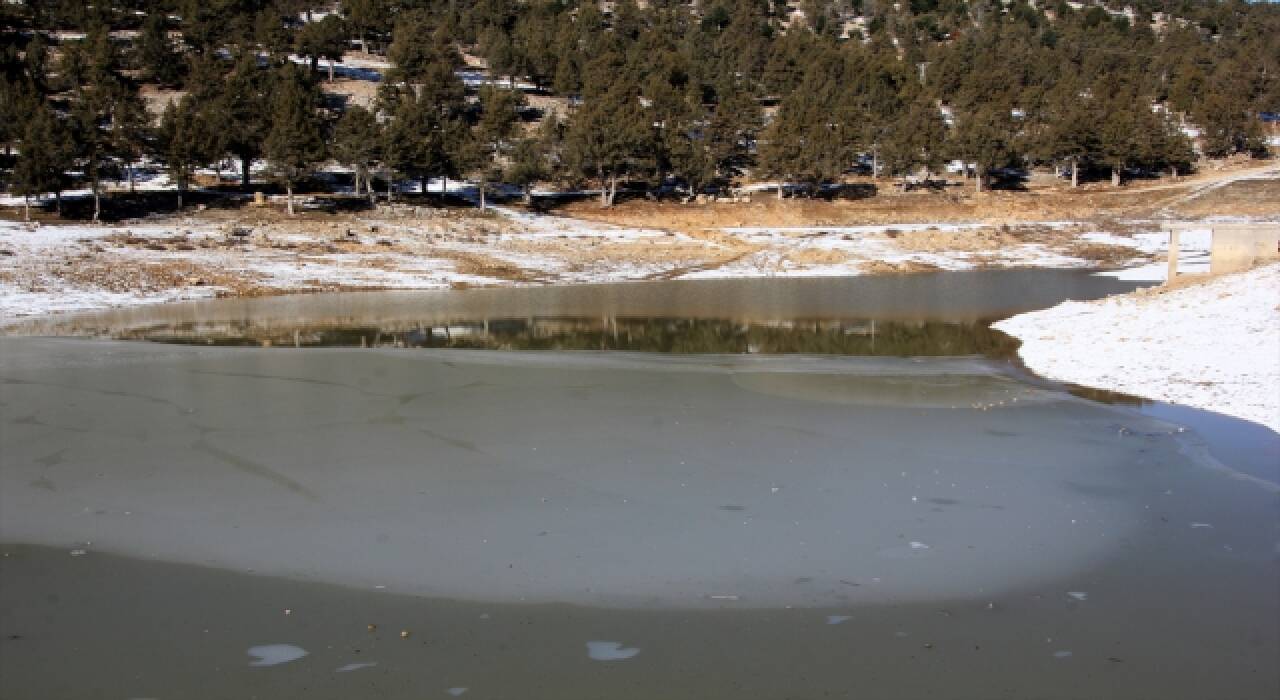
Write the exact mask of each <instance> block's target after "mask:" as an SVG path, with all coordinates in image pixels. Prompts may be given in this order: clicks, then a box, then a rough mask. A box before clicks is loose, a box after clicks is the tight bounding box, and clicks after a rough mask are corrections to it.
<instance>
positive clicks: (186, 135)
mask: <svg viewBox="0 0 1280 700" xmlns="http://www.w3.org/2000/svg"><path fill="white" fill-rule="evenodd" d="M207 128H208V127H207V126H206V125H204V124H202V123H201V120H200V114H199V111H198V109H197V108H196V104H195V100H194V99H193V98H192V97H191V96H189V95H188V96H185V97H183V98H182V99H181V100H179V101H177V102H176V103H175V102H170V103H169V104H168V105H166V106H165V109H164V114H163V115H162V116H161V117H160V128H159V129H157V133H156V140H155V147H154V153H153V154H154V156H155V157H156V159H157V160H159V161H160V162H162V163H164V166H165V170H166V171H168V173H169V179H170V181H172V182H173V184H174V186H175V187H177V191H178V209H179V210H181V209H182V198H183V196H184V195H185V194H186V193H187V190H188V189H189V188H190V186H191V179H192V176H193V174H194V172H195V169H196V167H197V166H199V165H200V164H201V163H202V162H203V161H204V155H205V154H203V153H201V149H200V140H199V137H198V134H199V133H200V132H201V131H203V130H204V129H207Z"/></svg>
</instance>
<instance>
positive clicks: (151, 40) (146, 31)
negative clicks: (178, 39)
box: [136, 11, 182, 86]
mask: <svg viewBox="0 0 1280 700" xmlns="http://www.w3.org/2000/svg"><path fill="white" fill-rule="evenodd" d="M136 50H137V62H138V66H139V67H140V68H141V69H142V76H143V78H144V79H145V80H146V81H148V82H153V83H159V84H160V85H165V86H173V85H177V84H178V83H179V82H180V81H181V79H182V59H181V57H180V56H179V54H178V52H177V51H175V50H174V48H173V45H172V44H171V43H170V41H169V35H168V31H167V28H166V26H165V15H164V13H163V12H158V11H152V12H151V13H150V14H148V15H147V19H146V21H145V22H144V23H143V25H142V33H141V34H140V35H139V36H138V41H137V49H136Z"/></svg>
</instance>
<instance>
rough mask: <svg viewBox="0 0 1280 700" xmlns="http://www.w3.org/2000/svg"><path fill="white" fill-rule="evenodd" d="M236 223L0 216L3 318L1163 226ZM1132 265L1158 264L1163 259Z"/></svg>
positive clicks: (840, 263) (844, 254) (878, 253)
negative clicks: (690, 229)
mask: <svg viewBox="0 0 1280 700" xmlns="http://www.w3.org/2000/svg"><path fill="white" fill-rule="evenodd" d="M441 184H443V183H439V182H436V183H433V184H432V187H433V189H434V188H436V187H439V186H440V185H441ZM470 187H471V186H470V185H468V184H466V183H461V182H458V183H453V182H451V183H450V187H449V189H450V191H451V192H454V193H455V194H460V195H462V196H470V193H469V191H468V188H470ZM256 216H257V215H250V216H249V217H248V219H250V220H252V219H254V218H255V217H256ZM238 223H239V220H237V219H232V220H229V221H221V220H216V219H215V220H211V219H210V218H209V217H207V216H206V217H201V216H196V217H192V218H184V219H169V220H163V221H160V222H134V223H128V224H121V225H117V226H94V225H84V224H79V225H75V224H73V225H43V226H42V225H35V224H23V223H18V222H0V325H5V323H4V322H6V321H8V322H12V321H13V320H15V319H17V318H19V317H24V316H31V315H39V314H44V313H52V312H65V311H77V310H91V309H97V308H105V307H115V306H126V305H136V304H144V303H156V302H168V301H177V300H182V299H194V298H206V297H210V296H215V295H246V294H248V295H257V294H279V293H286V292H305V291H320V290H334V289H442V288H448V287H457V286H463V285H465V286H511V285H519V284H582V283H598V282H617V281H627V280H643V279H696V278H709V277H721V278H723V277H769V276H784V277H785V276H831V275H858V274H878V273H892V272H903V271H925V270H931V269H940V270H958V269H970V268H977V267H1028V266H1036V267H1090V266H1094V267H1116V266H1121V265H1128V266H1135V265H1141V264H1145V263H1148V262H1150V261H1151V260H1153V259H1156V258H1158V257H1159V255H1160V253H1161V252H1162V250H1163V246H1164V242H1163V241H1164V239H1165V236H1164V234H1161V233H1158V231H1151V230H1148V231H1145V232H1140V233H1137V234H1117V233H1105V232H1099V231H1093V230H1091V229H1090V228H1089V227H1082V226H1079V225H1075V224H1071V223H1068V222H1045V223H1040V224H1033V225H1023V226H1019V227H1014V228H1007V227H998V226H991V225H987V224H981V223H973V224H938V225H918V224H901V225H897V226H889V225H881V226H845V227H811V228H738V229H724V230H720V231H708V232H701V233H682V232H675V231H665V230H661V229H650V228H634V227H623V226H614V225H609V224H602V223H595V222H590V221H583V220H579V219H573V218H567V217H559V216H548V215H543V214H534V213H529V212H525V211H522V210H518V209H513V208H506V207H495V208H493V211H492V213H491V214H490V215H489V216H477V215H474V213H466V212H462V213H460V212H448V213H446V212H443V211H441V210H435V209H431V208H429V207H427V208H415V207H410V206H404V205H401V206H399V207H397V208H396V209H395V210H393V211H390V212H387V211H382V212H380V213H379V214H376V215H372V216H368V217H347V218H343V217H334V218H332V219H319V220H316V219H312V220H306V219H279V218H276V219H272V218H270V217H268V219H267V220H266V222H265V223H263V222H258V223H252V222H250V223H248V224H243V225H247V226H249V227H250V228H251V229H252V232H251V234H250V235H248V236H244V237H240V238H236V237H233V236H230V235H229V233H230V230H231V229H232V228H234V227H235V226H236V225H237V224H238ZM1150 228H1152V229H1155V228H1158V226H1157V225H1155V224H1152V226H1151V227H1150ZM1202 238H1204V240H1200V239H1198V238H1197V237H1196V236H1189V235H1184V237H1183V241H1184V253H1183V255H1184V257H1183V259H1184V260H1190V261H1194V260H1195V252H1196V250H1201V251H1203V250H1207V237H1202ZM1082 246H1083V247H1091V248H1092V249H1094V250H1093V254H1092V255H1087V254H1086V253H1085V252H1082V250H1081V247H1082ZM1197 246H1198V248H1197ZM1098 249H1101V250H1102V251H1103V255H1102V256H1101V257H1099V256H1098V254H1097V250H1098ZM1113 251H1114V255H1113V254H1112V252H1113ZM1138 272H1139V274H1141V275H1148V276H1155V278H1158V276H1159V275H1162V274H1163V272H1164V266H1163V263H1157V264H1154V265H1152V266H1151V267H1150V269H1147V268H1139V270H1138Z"/></svg>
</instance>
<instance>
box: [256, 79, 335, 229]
mask: <svg viewBox="0 0 1280 700" xmlns="http://www.w3.org/2000/svg"><path fill="white" fill-rule="evenodd" d="M318 107H319V94H318V92H317V91H316V89H315V88H314V86H313V85H312V84H311V82H310V77H309V76H303V75H301V74H300V73H299V70H298V68H297V67H295V66H293V65H285V66H284V67H283V68H281V70H280V72H279V74H277V76H276V77H275V80H274V81H273V85H272V92H271V128H270V129H269V130H268V131H267V138H266V143H265V146H266V155H267V161H268V162H269V163H270V165H271V169H272V170H273V171H274V172H275V174H276V176H277V177H279V178H280V179H281V180H282V181H283V182H284V185H285V192H286V194H287V198H288V210H289V214H293V186H294V185H295V184H296V183H297V181H298V180H299V179H301V178H302V177H303V176H305V175H306V174H307V173H308V172H310V170H311V168H312V167H313V166H314V165H315V164H316V163H318V162H319V161H320V160H321V159H323V158H324V155H325V140H324V133H323V124H322V123H321V121H320V116H319V114H318V113H317V109H318Z"/></svg>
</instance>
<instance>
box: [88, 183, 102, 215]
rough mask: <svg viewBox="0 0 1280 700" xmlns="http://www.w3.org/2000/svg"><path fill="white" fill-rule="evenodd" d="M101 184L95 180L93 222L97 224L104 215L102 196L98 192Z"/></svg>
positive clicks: (93, 188)
mask: <svg viewBox="0 0 1280 700" xmlns="http://www.w3.org/2000/svg"><path fill="white" fill-rule="evenodd" d="M98 187H99V183H98V182H97V181H96V180H95V181H94V183H93V187H91V188H90V189H91V190H93V220H94V222H95V223H96V222H97V221H98V217H99V215H101V214H102V195H101V194H100V193H99V192H98Z"/></svg>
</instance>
